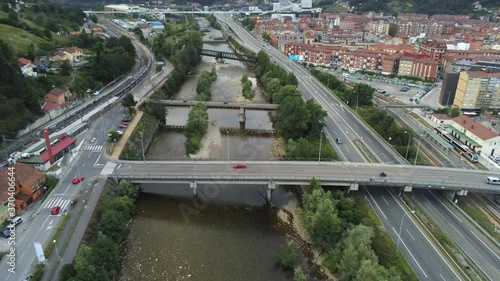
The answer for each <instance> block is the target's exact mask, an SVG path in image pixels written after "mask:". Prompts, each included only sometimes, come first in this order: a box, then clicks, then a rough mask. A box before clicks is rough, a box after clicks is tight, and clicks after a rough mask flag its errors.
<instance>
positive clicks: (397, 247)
mask: <svg viewBox="0 0 500 281" xmlns="http://www.w3.org/2000/svg"><path fill="white" fill-rule="evenodd" d="M410 212H411V213H412V214H415V211H411V210H410ZM407 215H408V213H407V212H405V213H404V214H403V217H402V218H401V224H400V225H399V234H398V243H397V244H396V250H399V241H400V240H401V230H403V220H404V219H405V216H407Z"/></svg>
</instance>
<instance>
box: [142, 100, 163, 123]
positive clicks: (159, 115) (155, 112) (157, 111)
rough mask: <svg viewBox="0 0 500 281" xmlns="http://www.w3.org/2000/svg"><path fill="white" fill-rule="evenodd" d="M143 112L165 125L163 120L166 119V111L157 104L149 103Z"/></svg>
mask: <svg viewBox="0 0 500 281" xmlns="http://www.w3.org/2000/svg"><path fill="white" fill-rule="evenodd" d="M144 112H145V113H147V114H149V115H151V116H154V117H155V118H156V120H158V121H160V122H161V123H162V124H165V120H166V118H167V109H166V108H165V107H164V106H163V105H161V104H157V103H150V104H148V105H146V106H145V107H144Z"/></svg>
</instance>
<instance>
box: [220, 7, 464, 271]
mask: <svg viewBox="0 0 500 281" xmlns="http://www.w3.org/2000/svg"><path fill="white" fill-rule="evenodd" d="M216 17H217V18H218V20H219V21H222V22H224V23H225V24H227V25H229V26H230V27H231V28H232V29H233V31H234V32H235V33H237V35H238V37H239V38H240V39H241V40H243V41H244V45H245V46H246V47H247V48H250V49H252V50H254V51H255V52H258V51H259V50H260V49H261V48H262V42H259V41H258V40H257V39H256V38H254V37H252V35H250V34H249V33H248V32H247V31H246V30H245V29H243V28H242V27H241V26H239V25H238V24H236V23H235V22H234V21H233V19H232V18H228V17H225V16H221V15H216ZM265 49H266V51H267V52H268V53H269V54H270V55H272V56H274V57H276V58H277V62H278V63H279V64H280V65H282V66H283V67H285V69H287V70H288V71H291V72H293V73H294V74H295V76H296V77H297V80H298V81H299V85H300V86H299V89H300V90H301V92H302V94H303V96H304V98H306V99H309V98H311V97H312V98H314V100H315V101H316V102H317V103H319V104H320V105H322V107H323V108H324V109H325V110H326V111H327V113H328V117H327V119H326V122H325V124H326V127H325V133H326V135H327V137H328V140H329V141H330V143H332V145H333V146H334V148H335V150H336V151H338V153H339V156H340V157H341V159H342V160H344V161H347V162H365V161H366V159H364V157H363V156H361V153H360V152H359V151H358V150H357V148H356V147H355V146H354V145H353V144H352V142H351V141H352V140H354V139H358V140H362V142H363V143H364V144H365V145H366V147H368V148H369V149H370V150H371V151H372V152H373V153H374V154H375V155H377V156H378V158H379V160H380V162H389V163H396V164H400V163H404V162H405V160H404V159H402V158H401V157H399V156H397V153H395V152H394V151H392V150H391V149H390V148H389V147H388V146H387V145H386V144H385V143H383V142H382V141H381V140H380V139H379V138H378V137H376V136H375V134H374V133H373V132H372V131H371V130H370V129H368V128H367V127H366V126H365V125H364V124H363V123H361V122H360V121H359V120H357V118H356V117H355V116H354V115H353V114H352V112H351V111H350V110H348V109H346V108H345V107H344V106H343V104H342V103H341V102H339V101H338V100H337V99H336V98H335V97H333V96H332V95H331V94H330V92H329V91H328V90H327V89H325V87H324V86H322V85H321V84H320V83H319V82H317V81H316V80H315V79H314V78H312V77H311V76H310V74H309V73H308V72H307V71H305V70H304V69H302V68H301V67H299V66H297V65H296V64H294V63H293V62H292V63H290V62H289V61H288V60H287V58H286V56H285V55H284V54H281V53H280V52H279V51H278V50H276V49H274V48H270V47H266V48H265ZM308 78H309V80H308ZM337 137H339V138H342V139H344V140H347V141H344V144H342V145H337V144H336V143H335V142H334V139H335V138H337ZM395 155H396V156H395ZM424 178H425V177H424ZM389 195H390V193H388V192H385V196H387V197H388V196H389ZM373 200H374V201H375V202H377V204H379V205H380V204H382V200H380V198H378V197H377V198H374V199H373ZM393 212H394V213H395V214H399V215H400V216H401V215H402V212H401V210H398V209H396V210H394V211H393ZM382 223H383V224H384V227H386V229H389V230H390V229H391V227H392V226H393V225H397V224H399V221H398V218H392V217H390V220H382ZM408 224H411V225H412V226H413V227H415V228H418V227H417V226H416V225H415V223H414V222H413V221H411V222H408ZM393 238H394V237H393ZM410 243H416V244H417V246H416V247H415V248H414V252H415V253H417V254H418V257H420V259H419V258H417V260H418V261H419V263H420V264H423V263H422V262H420V260H425V259H432V260H434V261H435V262H433V263H426V264H423V266H424V267H423V269H424V270H425V271H426V272H443V275H445V276H448V278H449V279H446V280H461V278H459V277H457V275H456V274H455V272H454V269H452V268H451V267H450V266H449V265H448V264H447V263H446V261H445V260H444V259H443V258H442V257H441V256H440V254H439V252H438V251H437V250H436V249H435V248H434V246H433V243H432V242H430V241H429V240H428V239H425V240H419V241H413V242H411V241H410ZM429 247H432V249H429ZM424 249H426V250H424ZM402 254H403V255H404V257H405V258H406V260H408V261H411V260H413V259H414V255H410V254H409V252H407V251H402ZM410 265H411V266H412V269H413V270H414V271H415V272H417V274H419V273H418V272H419V271H420V270H421V269H420V267H419V266H416V264H415V263H412V262H410ZM419 276H422V274H419ZM424 277H425V276H424ZM422 280H432V279H430V278H424V279H422ZM436 280H442V279H436Z"/></svg>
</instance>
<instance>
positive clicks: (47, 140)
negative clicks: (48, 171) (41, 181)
mask: <svg viewBox="0 0 500 281" xmlns="http://www.w3.org/2000/svg"><path fill="white" fill-rule="evenodd" d="M43 137H44V138H45V147H47V152H48V153H49V160H50V164H53V163H54V154H52V146H51V145H50V138H49V130H47V128H45V129H43Z"/></svg>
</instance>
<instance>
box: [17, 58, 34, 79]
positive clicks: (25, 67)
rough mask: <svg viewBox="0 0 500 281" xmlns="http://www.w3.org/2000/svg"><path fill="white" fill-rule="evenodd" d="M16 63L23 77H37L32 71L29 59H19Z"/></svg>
mask: <svg viewBox="0 0 500 281" xmlns="http://www.w3.org/2000/svg"><path fill="white" fill-rule="evenodd" d="M17 61H18V63H19V66H20V67H21V72H22V73H23V75H24V76H29V77H37V74H38V73H36V72H34V71H33V64H32V63H31V61H30V60H29V59H25V58H19V59H18V60H17Z"/></svg>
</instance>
